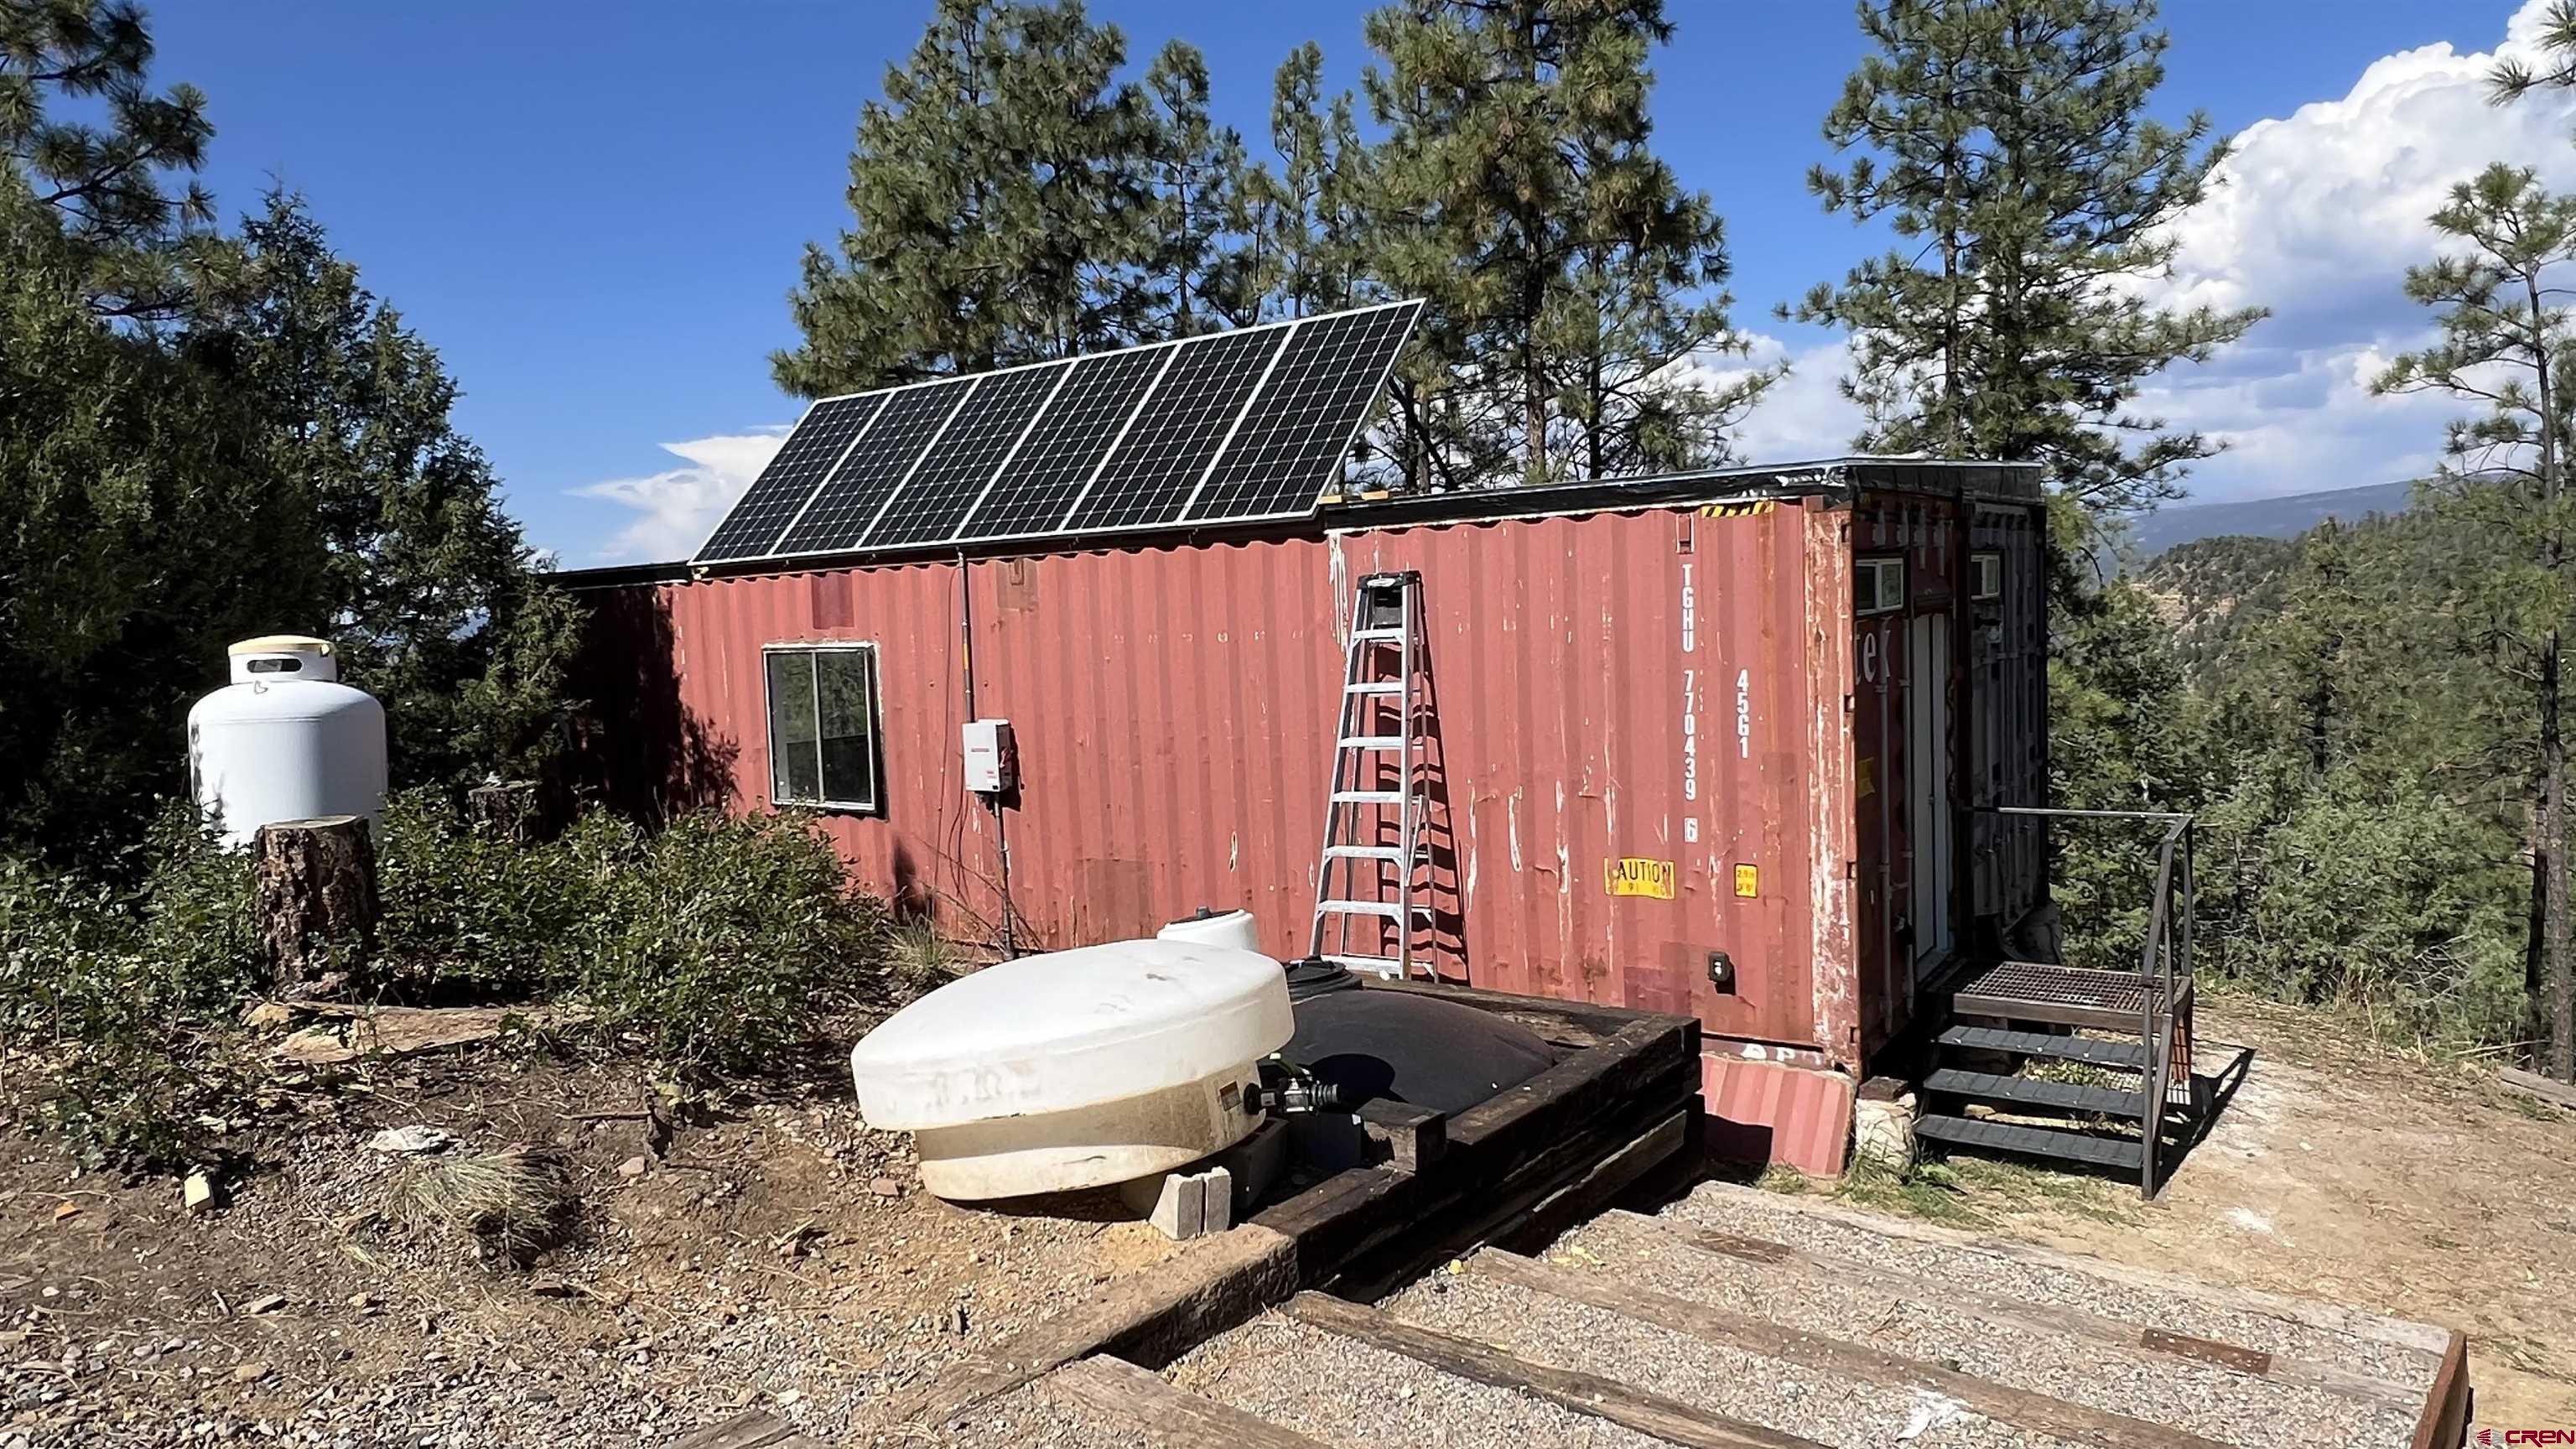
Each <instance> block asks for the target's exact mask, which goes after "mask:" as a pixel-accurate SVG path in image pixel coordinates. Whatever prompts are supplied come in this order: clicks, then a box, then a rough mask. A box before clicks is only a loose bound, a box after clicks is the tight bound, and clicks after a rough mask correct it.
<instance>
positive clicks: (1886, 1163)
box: [1852, 1077, 1916, 1177]
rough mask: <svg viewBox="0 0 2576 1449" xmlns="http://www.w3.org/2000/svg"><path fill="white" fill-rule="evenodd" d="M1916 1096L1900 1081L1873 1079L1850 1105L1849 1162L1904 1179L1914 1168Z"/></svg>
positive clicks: (1865, 1084) (1866, 1083) (1863, 1086)
mask: <svg viewBox="0 0 2576 1449" xmlns="http://www.w3.org/2000/svg"><path fill="white" fill-rule="evenodd" d="M1915 1107H1916V1104H1915V1096H1914V1093H1913V1092H1912V1091H1911V1090H1910V1089H1908V1088H1907V1086H1906V1085H1905V1084H1904V1083H1903V1082H1898V1081H1894V1080H1891V1079H1888V1078H1885V1077H1873V1078H1871V1079H1870V1080H1869V1081H1867V1082H1864V1083H1862V1084H1861V1089H1860V1091H1859V1093H1858V1094H1857V1096H1856V1098H1855V1100H1854V1101H1853V1103H1852V1161H1853V1163H1854V1165H1856V1166H1865V1167H1870V1168H1875V1169H1877V1170H1878V1171H1881V1172H1884V1173H1887V1174H1889V1175H1891V1176H1894V1177H1903V1176H1904V1175H1905V1174H1906V1173H1907V1172H1909V1171H1911V1170H1912V1169H1913V1166H1914V1157H1915V1144H1914V1117H1915Z"/></svg>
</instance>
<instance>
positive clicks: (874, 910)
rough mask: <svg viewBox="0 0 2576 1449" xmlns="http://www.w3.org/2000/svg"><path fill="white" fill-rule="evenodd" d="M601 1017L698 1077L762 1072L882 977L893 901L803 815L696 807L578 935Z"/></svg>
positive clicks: (656, 842) (588, 988) (623, 875)
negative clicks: (857, 875) (866, 884)
mask: <svg viewBox="0 0 2576 1449" xmlns="http://www.w3.org/2000/svg"><path fill="white" fill-rule="evenodd" d="M577 939H578V941H579V948H580V950H581V952H582V956H583V960H582V973H581V994H582V996H583V997H584V998H585V1000H586V1001H587V1002H588V1004H589V1005H590V1006H591V1007H592V1008H593V1009H594V1010H596V1011H597V1012H598V1013H599V1024H600V1026H601V1027H602V1028H603V1029H604V1030H606V1031H607V1032H609V1033H611V1034H612V1035H615V1036H617V1037H620V1038H625V1039H629V1040H632V1041H634V1042H636V1043H638V1044H640V1045H642V1046H643V1047H644V1048H645V1049H646V1050H648V1051H650V1052H652V1053H653V1054H654V1055H656V1056H658V1057H660V1058H661V1059H663V1060H664V1061H665V1062H668V1063H669V1064H671V1065H672V1066H673V1067H674V1068H675V1069H677V1070H679V1071H680V1072H682V1073H683V1074H687V1075H704V1074H706V1073H709V1072H754V1071H758V1070H760V1069H761V1068H762V1067H763V1066H764V1065H765V1064H766V1063H767V1060H768V1059H769V1058H770V1057H772V1056H773V1054H775V1053H776V1052H778V1051H779V1050H781V1049H783V1048H786V1047H789V1046H792V1045H795V1044H797V1043H800V1042H802V1041H803V1040H805V1039H806V1038H807V1037H809V1036H810V1035H811V1033H812V1030H813V1027H814V1024H815V1022H816V1021H817V1019H818V1018H819V1017H820V1016H822V1015H823V1014H824V1013H826V1012H829V1011H831V1010H833V1009H835V1008H836V1007H839V1006H842V1005H845V1004H848V1003H850V1002H851V1001H853V1000H855V999H857V998H859V997H860V996H862V995H864V994H870V993H876V992H880V991H882V990H883V989H884V976H883V972H882V968H881V965H880V962H881V959H882V956H883V951H884V910H883V907H882V904H881V903H880V902H878V901H877V900H875V899H874V898H873V897H870V896H866V895H863V894H860V893H858V892H856V891H853V890H851V889H850V888H849V884H848V879H847V876H846V874H845V872H844V871H843V869H842V866H841V862H840V858H839V857H838V856H837V855H835V854H834V853H833V851H832V847H831V843H830V842H829V841H827V840H825V839H824V838H823V836H822V834H821V833H820V832H819V831H817V830H815V829H814V827H813V823H812V822H811V821H810V820H809V819H806V818H804V817H801V816H751V817H748V818H731V817H727V816H723V815H718V814H713V813H708V814H699V815H692V816H686V817H683V818H682V819H680V820H678V821H676V822H674V823H673V824H672V825H671V826H670V828H668V829H667V830H665V831H663V832H662V833H661V834H660V835H658V836H655V837H653V838H652V840H651V843H650V846H649V848H648V849H646V850H645V851H644V852H643V853H642V855H641V856H640V857H639V858H637V859H634V860H632V861H631V862H628V863H627V864H626V865H625V867H624V868H623V869H620V870H617V871H615V872H613V873H612V876H611V885H610V888H609V892H608V907H607V909H605V910H603V911H601V912H600V913H599V914H598V915H597V916H595V917H594V918H593V919H592V921H591V923H590V925H589V927H588V928H587V929H585V930H583V931H581V932H580V933H578V938H577Z"/></svg>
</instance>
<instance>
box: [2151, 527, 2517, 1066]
mask: <svg viewBox="0 0 2576 1449" xmlns="http://www.w3.org/2000/svg"><path fill="white" fill-rule="evenodd" d="M2475 486H2478V487H2488V488H2492V487H2500V486H2502V485H2500V484H2486V485H2475ZM2494 502H2495V500H2494V499H2492V498H2486V497H2480V496H2477V495H2475V494H2474V493H2473V494H2471V495H2470V496H2467V497H2463V496H2461V494H2460V492H2459V490H2458V489H2457V488H2456V487H2454V488H2451V489H2445V490H2428V492H2427V495H2426V497H2425V501H2424V504H2423V506H2421V507H2419V508H2417V509H2415V510H2413V511H2411V512H2408V513H2406V514H2403V515H2400V516H2397V517H2393V518H2390V517H2382V518H2373V519H2370V520H2367V521H2365V522H2363V523H2361V524H2358V525H2345V524H2341V523H2335V522H2328V523H2326V524H2324V525H2322V526H2320V527H2318V528H2316V529H2314V530H2312V531H2310V532H2309V533H2307V534H2305V535H2303V536H2301V537H2300V538H2297V539H2295V540H2289V541H2282V540H2274V539H2250V538H2211V539H2203V540H2200V541H2198V542H2195V543H2190V544H2185V545H2183V546H2182V547H2180V548H2176V549H2173V550H2170V551H2169V552H2167V553H2165V554H2162V555H2160V556H2158V557H2156V558H2155V559H2152V560H2150V561H2148V563H2147V564H2145V565H2144V566H2143V567H2141V568H2140V569H2139V570H2138V571H2137V572H2136V573H2135V575H2134V576H2133V577H2132V578H2131V579H2129V580H2126V581H2123V582H2121V583H2118V584H2115V585H2113V586H2112V588H2111V590H2110V591H2109V594H2108V595H2107V598H2108V599H2109V601H2110V605H2111V609H2112V612H2114V613H2118V612H2121V611H2123V610H2126V609H2130V608H2135V609H2137V610H2139V611H2141V612H2148V613H2152V614H2153V615H2154V616H2156V617H2157V618H2159V619H2161V620H2162V621H2164V622H2165V623H2167V624H2168V625H2170V632H2169V633H2167V634H2166V635H2165V636H2164V638H2163V640H2162V641H2161V645H2160V647H2161V649H2162V651H2163V657H2164V658H2165V659H2166V660H2167V661H2168V664H2167V665H2166V666H2165V667H2164V668H2163V669H2161V670H2149V671H2146V672H2145V674H2144V675H2142V677H2148V678H2151V679H2152V686H2151V693H2161V694H2162V696H2163V697H2162V698H2161V699H2160V700H2157V701H2156V705H2155V708H2156V710H2157V711H2158V712H2159V713H2160V714H2161V715H2162V720H2163V722H2162V723H2161V724H2160V725H2157V724H2147V723H2143V722H2142V723H2140V725H2139V729H2140V733H2141V734H2143V735H2145V736H2147V737H2148V738H2150V739H2151V740H2153V741H2154V743H2155V747H2156V749H2157V752H2158V754H2159V755H2160V757H2162V758H2164V759H2166V760H2169V761H2170V762H2171V763H2172V766H2173V771H2174V773H2173V776H2172V778H2171V780H2170V782H2169V786H2168V788H2169V791H2170V794H2169V796H2168V798H2169V799H2171V800H2172V801H2174V802H2175V803H2177V804H2182V805H2184V806H2186V807H2187V808H2193V809H2197V810H2199V811H2201V812H2203V822H2204V826H2205V828H2206V830H2207V837H2206V839H2205V841H2204V844H2203V850H2202V856H2201V865H2202V894H2201V907H2202V916H2201V944H2202V946H2203V949H2204V951H2205V952H2207V956H2208V960H2209V961H2210V963H2211V964H2213V965H2214V966H2215V967H2216V968H2217V969H2218V970H2219V971H2220V972H2222V973H2223V974H2224V975H2226V976H2228V977H2231V978H2234V979H2235V980H2237V981H2238V982H2240V983H2243V984H2246V985H2251V986H2254V987H2257V988H2260V989H2263V990H2266V991H2270V992H2276V993H2278V994H2282V995H2285V996H2288V997H2290V998H2292V999H2297V1000H2308V1001H2326V1000H2337V1001H2343V1002H2347V1003H2352V1004H2356V1005H2358V1006H2360V1007H2362V1008H2363V1009H2364V1010H2365V1011H2367V1012H2368V1013H2369V1014H2370V1015H2371V1016H2372V1017H2373V1018H2375V1019H2377V1020H2379V1021H2380V1022H2381V1023H2383V1024H2384V1025H2386V1026H2387V1027H2389V1028H2391V1029H2392V1030H2394V1031H2395V1032H2397V1033H2398V1034H2400V1035H2402V1036H2407V1037H2411V1038H2414V1039H2418V1040H2421V1041H2425V1042H2428V1043H2448V1044H2451V1045H2472V1044H2479V1043H2492V1042H2498V1041H2506V1040H2516V1039H2521V1038H2522V1037H2523V1035H2524V1032H2525V1028H2526V1022H2525V1010H2526V1005H2527V993H2528V991H2529V988H2530V986H2531V984H2532V983H2531V982H2530V980H2529V979H2528V978H2529V976H2530V975H2531V972H2530V970H2529V967H2528V963H2527V961H2526V943H2527V941H2528V939H2529V935H2530V920H2529V909H2530V897H2531V890H2532V865H2531V857H2530V854H2529V851H2528V849H2527V847H2526V845H2525V843H2524V842H2525V839H2526V837H2527V834H2528V830H2529V825H2530V819H2531V815H2532V811H2533V806H2534V803H2535V801H2534V776H2535V771H2534V766H2535V756H2534V748H2533V741H2534V740H2535V737H2536V725H2537V721H2536V718H2535V713H2534V710H2535V704H2534V700H2533V698H2532V692H2531V689H2530V681H2529V676H2528V674H2527V672H2526V670H2525V669H2524V667H2523V661H2522V660H2521V658H2520V657H2519V655H2520V651H2519V650H2518V649H2517V647H2516V645H2515V643H2514V641H2513V637H2512V634H2511V631H2510V630H2509V629H2508V628H2506V627H2505V625H2506V620H2505V618H2504V617H2503V615H2502V613H2501V612H2500V607H2501V606H2502V605H2503V603H2504V600H2503V599H2502V598H2501V597H2500V596H2499V594H2498V592H2497V584H2498V578H2497V572H2498V570H2497V558H2498V554H2499V550H2500V549H2501V548H2504V547H2506V546H2509V545H2510V544H2511V542H2512V540H2511V539H2510V538H2508V537H2506V536H2503V535H2502V534H2501V533H2500V531H2499V529H2498V527H2497V523H2496V516H2495V513H2494V510H2493V508H2492V506H2491V505H2492V504H2493V503H2494ZM2142 642H2143V641H2142ZM2142 713H2143V712H2142Z"/></svg>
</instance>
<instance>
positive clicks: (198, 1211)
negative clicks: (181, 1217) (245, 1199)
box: [179, 1172, 224, 1217]
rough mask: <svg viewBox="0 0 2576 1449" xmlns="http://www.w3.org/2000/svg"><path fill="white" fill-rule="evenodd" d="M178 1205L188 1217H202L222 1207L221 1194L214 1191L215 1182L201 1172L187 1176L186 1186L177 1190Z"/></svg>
mask: <svg viewBox="0 0 2576 1449" xmlns="http://www.w3.org/2000/svg"><path fill="white" fill-rule="evenodd" d="M179 1201H180V1204H181V1205H182V1206H184V1207H186V1208H187V1210H188V1215H189V1216H190V1217H202V1216H204V1215H205V1214H207V1213H210V1212H213V1211H214V1210H215V1209H217V1208H219V1207H222V1206H223V1205H224V1204H223V1197H222V1194H220V1193H218V1192H216V1191H215V1180H214V1179H213V1178H211V1177H208V1176H206V1175H205V1174H204V1173H202V1172H192V1173H189V1174H188V1181H187V1183H186V1185H184V1186H182V1187H181V1188H180V1189H179Z"/></svg>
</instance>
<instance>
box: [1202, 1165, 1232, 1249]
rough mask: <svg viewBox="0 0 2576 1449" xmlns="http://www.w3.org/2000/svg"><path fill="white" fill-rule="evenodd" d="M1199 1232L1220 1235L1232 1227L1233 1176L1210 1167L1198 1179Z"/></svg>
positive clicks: (1221, 1169) (1220, 1169)
mask: <svg viewBox="0 0 2576 1449" xmlns="http://www.w3.org/2000/svg"><path fill="white" fill-rule="evenodd" d="M1200 1191H1201V1194H1202V1196H1201V1198H1200V1202H1199V1230H1200V1231H1201V1232H1208V1233H1221V1232H1224V1231H1225V1230H1226V1229H1228V1228H1230V1227H1233V1226H1234V1174H1233V1173H1231V1172H1228V1171H1226V1170H1225V1169H1224V1168H1222V1167H1211V1168H1209V1169H1208V1170H1207V1171H1206V1172H1205V1173H1203V1174H1201V1178H1200Z"/></svg>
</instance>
